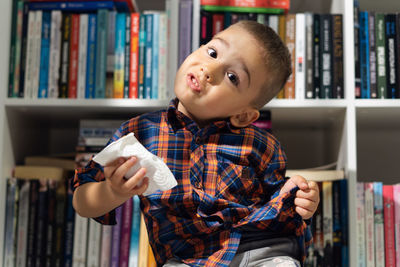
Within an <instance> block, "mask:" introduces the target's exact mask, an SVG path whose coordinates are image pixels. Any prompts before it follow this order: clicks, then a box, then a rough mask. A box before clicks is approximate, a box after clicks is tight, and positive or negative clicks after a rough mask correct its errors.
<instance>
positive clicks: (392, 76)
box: [385, 14, 398, 98]
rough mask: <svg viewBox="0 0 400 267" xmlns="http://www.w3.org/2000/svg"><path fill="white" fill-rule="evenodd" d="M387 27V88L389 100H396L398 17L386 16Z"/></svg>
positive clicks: (393, 15)
mask: <svg viewBox="0 0 400 267" xmlns="http://www.w3.org/2000/svg"><path fill="white" fill-rule="evenodd" d="M385 25H386V27H385V28H386V51H387V53H386V88H387V98H396V82H397V79H398V78H397V77H396V67H397V65H398V64H397V62H396V15H395V14H386V15H385Z"/></svg>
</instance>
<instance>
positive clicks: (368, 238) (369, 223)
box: [364, 183, 375, 267]
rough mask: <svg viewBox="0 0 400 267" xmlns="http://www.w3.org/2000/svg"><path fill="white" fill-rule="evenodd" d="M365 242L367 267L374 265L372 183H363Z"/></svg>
mask: <svg viewBox="0 0 400 267" xmlns="http://www.w3.org/2000/svg"><path fill="white" fill-rule="evenodd" d="M364 186H365V188H364V190H365V193H364V194H365V243H366V257H367V262H366V263H367V264H366V266H367V267H373V266H375V234H374V227H375V226H374V185H373V183H365V184H364Z"/></svg>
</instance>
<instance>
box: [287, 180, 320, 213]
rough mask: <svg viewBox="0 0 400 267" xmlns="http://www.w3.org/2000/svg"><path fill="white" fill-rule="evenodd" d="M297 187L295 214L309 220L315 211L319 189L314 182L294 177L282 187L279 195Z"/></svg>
mask: <svg viewBox="0 0 400 267" xmlns="http://www.w3.org/2000/svg"><path fill="white" fill-rule="evenodd" d="M296 186H298V187H299V190H298V191H297V192H296V198H295V199H294V204H295V206H296V212H297V213H298V214H299V215H300V216H301V217H302V218H303V219H304V220H307V219H310V218H311V217H312V216H313V215H314V212H315V211H316V210H317V207H318V203H319V188H318V185H317V183H316V182H313V181H307V180H306V179H305V178H304V177H302V176H299V175H295V176H292V177H290V179H289V180H287V181H286V183H285V184H284V185H283V187H282V189H281V192H280V194H283V193H286V192H288V191H290V189H292V188H293V187H296Z"/></svg>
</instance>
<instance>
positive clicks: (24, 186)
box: [16, 180, 30, 266]
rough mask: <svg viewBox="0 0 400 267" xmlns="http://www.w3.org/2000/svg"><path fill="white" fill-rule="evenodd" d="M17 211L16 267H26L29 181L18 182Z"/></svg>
mask: <svg viewBox="0 0 400 267" xmlns="http://www.w3.org/2000/svg"><path fill="white" fill-rule="evenodd" d="M19 187H20V191H19V194H20V195H19V209H18V230H17V252H16V266H25V265H26V256H27V255H26V251H27V239H28V231H27V229H28V221H29V192H30V181H29V180H19Z"/></svg>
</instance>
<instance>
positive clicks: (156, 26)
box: [150, 13, 160, 99]
mask: <svg viewBox="0 0 400 267" xmlns="http://www.w3.org/2000/svg"><path fill="white" fill-rule="evenodd" d="M159 32H160V14H159V13H153V49H152V52H153V53H152V62H153V63H152V64H153V68H152V73H151V78H152V81H151V84H152V87H151V97H150V98H151V99H158V86H159V85H158V78H159V77H158V76H159V74H158V73H159V65H158V58H159V46H160V34H159Z"/></svg>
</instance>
